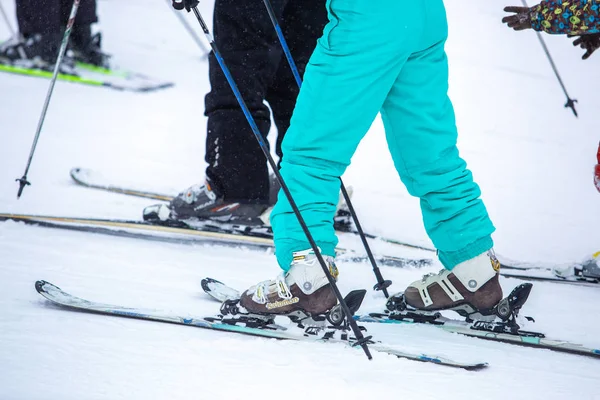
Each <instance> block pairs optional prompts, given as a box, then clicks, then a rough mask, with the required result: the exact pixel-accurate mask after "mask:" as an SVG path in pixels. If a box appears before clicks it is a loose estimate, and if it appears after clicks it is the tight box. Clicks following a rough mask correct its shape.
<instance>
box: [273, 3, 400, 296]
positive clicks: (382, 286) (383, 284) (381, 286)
mask: <svg viewBox="0 0 600 400" xmlns="http://www.w3.org/2000/svg"><path fill="white" fill-rule="evenodd" d="M263 3H264V4H265V7H266V8H267V12H268V13H269V18H271V22H272V23H273V27H274V28H275V32H277V37H278V38H279V43H281V47H282V49H283V53H284V54H285V57H286V58H287V61H288V64H289V65H290V68H291V69H292V74H293V75H294V78H295V79H296V83H297V84H298V87H301V86H302V78H301V77H300V71H299V70H298V67H297V66H296V63H295V62H294V57H293V56H292V52H291V51H290V48H289V46H288V44H287V41H286V40H285V37H284V36H283V32H282V30H281V25H279V21H278V20H277V16H276V15H275V11H274V10H273V5H272V4H271V1H270V0H263ZM340 186H341V189H342V195H343V196H344V200H345V201H346V204H347V205H348V210H349V211H350V215H351V216H352V220H354V224H355V225H356V230H357V231H358V235H359V236H360V240H361V241H362V244H363V246H364V248H365V250H366V252H367V256H368V257H369V261H370V262H371V265H372V266H373V273H374V274H375V278H376V279H377V284H376V285H375V286H374V287H373V289H375V290H381V291H383V294H384V295H385V297H386V298H388V297H389V294H388V291H387V288H388V287H389V286H390V285H391V284H392V281H389V280H388V281H386V280H384V279H383V276H382V275H381V270H380V269H379V267H378V266H377V261H375V257H373V252H372V251H371V246H369V242H368V241H367V238H366V236H365V233H364V231H363V229H362V226H361V225H360V222H359V220H358V216H357V215H356V212H355V210H354V206H353V205H352V201H351V200H350V196H349V195H348V191H347V190H346V186H345V185H344V182H343V181H342V178H340Z"/></svg>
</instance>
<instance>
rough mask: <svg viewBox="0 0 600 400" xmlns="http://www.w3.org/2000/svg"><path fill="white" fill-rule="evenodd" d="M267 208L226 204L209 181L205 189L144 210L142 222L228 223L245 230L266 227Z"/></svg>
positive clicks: (198, 187) (200, 187) (192, 190)
mask: <svg viewBox="0 0 600 400" xmlns="http://www.w3.org/2000/svg"><path fill="white" fill-rule="evenodd" d="M269 208H270V205H269V204H256V203H241V202H230V201H225V199H224V197H223V196H222V195H221V194H220V193H219V191H218V189H217V188H216V187H215V186H214V185H213V184H212V182H211V180H210V179H209V178H207V179H206V183H205V184H204V185H194V186H191V187H190V188H188V189H187V190H185V191H183V192H181V193H179V194H178V195H177V196H176V197H174V198H173V199H172V200H171V202H170V203H169V204H168V205H166V204H158V205H153V206H149V207H146V208H145V209H144V220H145V221H153V222H168V221H174V222H176V221H182V220H183V221H185V220H190V219H196V220H201V221H202V220H205V221H213V222H217V223H221V224H222V223H230V224H239V225H245V226H257V225H258V226H261V225H264V224H265V219H268V217H265V216H264V215H263V214H265V212H266V211H267V210H269Z"/></svg>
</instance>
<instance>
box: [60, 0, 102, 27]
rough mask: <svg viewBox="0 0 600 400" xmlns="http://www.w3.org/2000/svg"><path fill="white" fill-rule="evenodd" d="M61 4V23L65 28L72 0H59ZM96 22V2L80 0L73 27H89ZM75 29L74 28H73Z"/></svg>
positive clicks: (93, 0) (94, 0)
mask: <svg viewBox="0 0 600 400" xmlns="http://www.w3.org/2000/svg"><path fill="white" fill-rule="evenodd" d="M60 2H61V21H62V24H63V26H66V24H67V21H68V20H69V15H70V14H71V8H72V7H73V0H60ZM96 22H98V15H97V14H96V0H82V1H81V2H80V3H79V8H78V10H77V16H76V17H75V27H77V25H91V24H94V23H96ZM75 29H76V28H75Z"/></svg>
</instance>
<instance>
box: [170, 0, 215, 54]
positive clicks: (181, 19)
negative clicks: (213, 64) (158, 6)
mask: <svg viewBox="0 0 600 400" xmlns="http://www.w3.org/2000/svg"><path fill="white" fill-rule="evenodd" d="M167 5H168V6H169V8H170V9H172V10H173V7H171V0H167ZM173 12H174V14H175V16H176V17H177V19H178V20H179V22H181V24H182V25H183V28H184V29H185V30H186V31H187V32H188V33H189V34H190V36H191V37H192V39H193V40H194V42H196V44H197V45H198V47H200V49H201V50H202V51H203V52H204V53H207V55H208V52H209V50H207V49H206V45H205V44H204V41H203V40H202V39H200V37H199V36H198V34H197V33H196V31H195V30H194V29H193V28H192V27H191V26H190V24H189V23H188V22H187V20H186V19H185V18H184V17H183V15H181V14H180V13H179V11H177V10H173ZM203 58H204V57H203Z"/></svg>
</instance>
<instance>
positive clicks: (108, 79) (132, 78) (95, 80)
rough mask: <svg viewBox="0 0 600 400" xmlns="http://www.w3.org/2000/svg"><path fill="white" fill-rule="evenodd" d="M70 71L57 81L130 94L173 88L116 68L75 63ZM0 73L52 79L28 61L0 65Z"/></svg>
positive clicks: (141, 75) (159, 81)
mask: <svg viewBox="0 0 600 400" xmlns="http://www.w3.org/2000/svg"><path fill="white" fill-rule="evenodd" d="M70 70H72V71H73V74H66V73H59V74H58V76H57V80H59V81H64V82H71V83H76V84H82V85H86V86H95V87H106V88H110V89H115V90H120V91H131V92H151V91H155V90H160V89H165V88H169V87H171V86H173V83H172V82H166V81H162V80H159V79H155V78H151V77H148V76H145V75H143V74H140V73H137V72H132V71H128V70H122V69H118V68H115V69H106V68H101V67H96V66H94V65H89V64H84V63H76V64H75V65H74V66H73V67H72V68H71V69H70ZM0 71H2V72H8V73H12V74H18V75H24V76H32V77H38V78H47V79H50V78H52V71H48V70H45V69H39V68H36V67H35V66H34V65H33V64H32V62H30V61H28V60H23V61H22V62H20V63H19V64H6V63H0Z"/></svg>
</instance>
